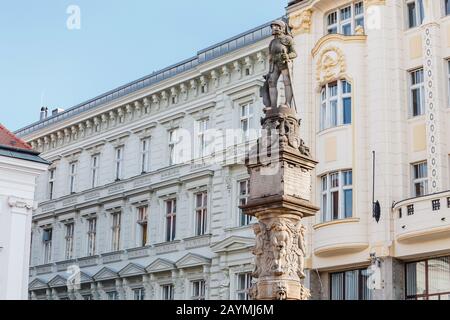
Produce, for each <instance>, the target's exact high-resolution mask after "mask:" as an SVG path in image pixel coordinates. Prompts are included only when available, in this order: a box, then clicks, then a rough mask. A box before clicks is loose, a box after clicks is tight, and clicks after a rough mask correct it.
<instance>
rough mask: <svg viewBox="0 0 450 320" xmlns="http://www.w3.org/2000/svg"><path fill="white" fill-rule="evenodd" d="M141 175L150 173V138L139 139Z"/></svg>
mask: <svg viewBox="0 0 450 320" xmlns="http://www.w3.org/2000/svg"><path fill="white" fill-rule="evenodd" d="M140 151H141V174H144V173H148V172H150V138H144V139H141V150H140Z"/></svg>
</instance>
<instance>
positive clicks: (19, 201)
mask: <svg viewBox="0 0 450 320" xmlns="http://www.w3.org/2000/svg"><path fill="white" fill-rule="evenodd" d="M8 205H9V206H10V207H11V208H19V209H26V210H31V209H33V207H34V203H33V201H32V200H27V199H23V198H17V197H12V196H11V197H9V198H8Z"/></svg>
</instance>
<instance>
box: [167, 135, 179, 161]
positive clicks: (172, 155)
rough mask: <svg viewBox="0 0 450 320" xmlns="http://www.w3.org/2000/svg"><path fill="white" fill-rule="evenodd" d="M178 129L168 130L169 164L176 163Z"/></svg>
mask: <svg viewBox="0 0 450 320" xmlns="http://www.w3.org/2000/svg"><path fill="white" fill-rule="evenodd" d="M178 142H179V141H178V130H177V129H173V130H171V131H169V166H173V165H175V164H177V163H178V155H177V153H178V148H177V145H178Z"/></svg>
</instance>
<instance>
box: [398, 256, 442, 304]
mask: <svg viewBox="0 0 450 320" xmlns="http://www.w3.org/2000/svg"><path fill="white" fill-rule="evenodd" d="M406 299H407V300H450V256H448V257H441V258H436V259H430V260H425V261H419V262H413V263H408V264H407V265H406Z"/></svg>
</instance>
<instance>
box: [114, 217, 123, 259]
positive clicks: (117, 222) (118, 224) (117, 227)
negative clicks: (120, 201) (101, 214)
mask: <svg viewBox="0 0 450 320" xmlns="http://www.w3.org/2000/svg"><path fill="white" fill-rule="evenodd" d="M121 229H122V212H121V211H116V212H112V213H111V251H112V252H117V251H120V241H121V239H120V238H121V237H120V233H121Z"/></svg>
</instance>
